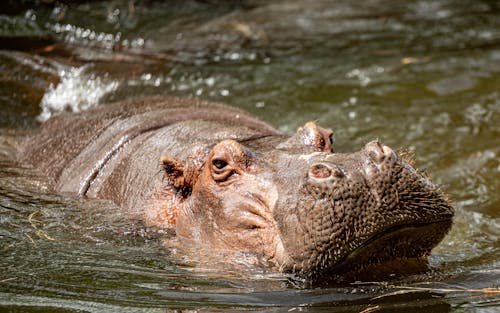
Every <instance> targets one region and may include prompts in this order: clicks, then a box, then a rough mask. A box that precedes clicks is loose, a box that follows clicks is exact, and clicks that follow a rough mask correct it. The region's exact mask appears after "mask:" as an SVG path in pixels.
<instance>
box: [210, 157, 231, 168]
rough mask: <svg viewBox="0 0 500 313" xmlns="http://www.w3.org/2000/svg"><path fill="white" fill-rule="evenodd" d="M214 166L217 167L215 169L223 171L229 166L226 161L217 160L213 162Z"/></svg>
mask: <svg viewBox="0 0 500 313" xmlns="http://www.w3.org/2000/svg"><path fill="white" fill-rule="evenodd" d="M212 165H213V166H215V168H217V169H218V170H221V169H223V168H224V167H226V166H227V162H226V161H224V160H220V159H215V160H213V161H212Z"/></svg>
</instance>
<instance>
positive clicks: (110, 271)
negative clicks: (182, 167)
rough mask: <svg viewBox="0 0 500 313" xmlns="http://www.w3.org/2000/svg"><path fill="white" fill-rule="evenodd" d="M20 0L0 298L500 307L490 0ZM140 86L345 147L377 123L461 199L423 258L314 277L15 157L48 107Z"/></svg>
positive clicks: (2, 56) (10, 89)
mask: <svg viewBox="0 0 500 313" xmlns="http://www.w3.org/2000/svg"><path fill="white" fill-rule="evenodd" d="M49 2H50V1H49ZM7 3H10V2H7ZM30 3H31V2H29V1H27V2H23V1H21V2H19V3H18V4H17V5H16V6H14V7H12V6H11V7H10V9H9V12H10V14H14V15H2V16H0V39H1V41H0V44H1V45H2V46H1V48H3V50H0V112H1V113H0V127H1V128H0V131H1V133H0V134H1V136H0V163H1V165H0V212H1V213H0V268H2V270H1V271H0V311H12V312H24V311H30V312H66V311H74V312H82V311H85V312H87V311H88V312H102V311H106V312H107V311H117V312H129V311H132V312H138V311H145V312H157V311H158V312H165V311H167V312H168V311H169V310H181V311H188V312H198V311H199V312H212V311H235V310H245V311H247V310H248V311H263V312H264V311H277V312H288V311H290V312H294V311H308V312H320V311H321V312H330V311H334V312H360V311H364V312H376V311H393V312H399V311H424V310H425V311H426V312H443V311H453V312H498V311H500V295H499V288H500V243H499V237H500V3H499V2H498V1H458V0H456V1H404V2H396V1H381V0H378V1H363V2H359V3H358V2H355V1H335V2H328V1H271V2H268V1H242V2H236V1H198V2H196V1H165V2H160V1H158V2H157V1H126V0H115V1H96V2H89V3H82V4H72V5H53V4H49V5H38V6H33V7H30V5H29V4H30ZM2 6H5V5H2ZM3 10H6V8H3ZM5 12H7V11H5ZM150 94H165V95H183V96H198V97H202V98H206V99H212V100H218V101H223V102H226V103H230V104H232V105H235V106H239V107H242V108H245V109H247V110H249V111H251V112H253V113H254V114H256V115H257V116H259V117H261V118H262V119H264V120H266V121H268V122H270V123H272V124H273V125H275V126H277V127H278V128H280V129H282V130H284V131H287V132H292V131H294V130H295V129H296V127H298V126H299V125H301V124H303V123H305V122H307V121H309V120H317V121H319V123H320V124H321V125H323V126H325V127H330V128H332V129H333V131H334V134H335V139H336V141H335V146H336V149H337V150H338V151H352V150H357V149H359V148H360V147H362V145H363V144H364V143H365V142H366V141H368V140H372V139H374V138H379V139H381V140H382V141H383V142H384V143H386V144H388V145H390V146H392V147H396V148H399V147H400V148H404V149H408V150H410V151H412V152H414V154H415V156H416V159H417V162H418V163H417V165H418V166H419V167H420V168H424V169H426V170H427V171H428V172H429V173H430V174H431V177H432V178H433V179H434V180H435V181H436V182H438V183H439V184H441V185H442V186H443V188H444V189H445V190H446V191H447V192H448V193H449V195H450V197H451V198H452V199H453V201H454V203H455V205H456V208H457V214H456V218H455V224H454V227H453V229H452V230H451V232H450V234H449V235H448V236H447V237H446V238H445V240H444V241H443V242H442V243H441V244H440V245H439V246H438V247H437V248H436V249H435V250H434V252H433V255H432V256H431V257H430V263H431V265H432V270H431V271H430V272H429V273H427V274H425V275H418V276H413V277H409V278H405V279H401V280H394V281H390V282H387V283H385V284H380V283H378V284H373V283H364V284H358V285H351V286H345V287H342V288H314V289H311V288H307V287H305V286H303V285H301V284H300V282H296V281H294V280H291V279H290V278H289V277H286V276H284V275H280V274H273V273H268V272H266V271H264V270H262V269H256V268H252V267H251V266H245V265H244V264H243V265H241V266H239V267H235V268H225V269H219V270H214V269H213V267H211V266H203V265H200V264H193V262H192V261H190V260H189V259H186V258H184V257H183V256H182V255H179V254H178V253H176V251H175V250H169V249H165V248H164V245H163V244H162V240H164V238H165V237H168V234H157V233H154V232H151V231H149V230H146V229H142V228H141V226H140V225H131V222H130V220H128V219H127V217H126V216H122V215H121V214H120V210H119V209H118V208H115V207H113V206H111V205H109V203H106V202H101V201H84V200H83V199H74V198H70V197H65V196H60V195H54V194H52V193H50V191H49V190H48V189H47V186H48V185H49V184H50V182H48V181H47V180H46V178H44V177H39V176H38V175H37V174H36V173H35V172H34V171H32V170H31V169H29V168H25V167H23V166H20V165H14V164H12V162H10V161H8V158H9V157H10V156H12V155H13V153H14V151H15V148H16V145H17V142H18V139H19V138H21V137H22V135H23V134H25V133H26V132H30V131H33V129H36V126H37V125H38V123H39V122H40V121H42V120H44V119H46V118H48V117H50V116H51V115H53V114H57V112H60V111H63V110H72V111H80V110H85V109H87V108H89V107H92V106H96V105H100V104H102V103H103V102H106V101H111V100H120V99H126V98H129V97H132V96H141V95H150Z"/></svg>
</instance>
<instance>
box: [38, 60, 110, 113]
mask: <svg viewBox="0 0 500 313" xmlns="http://www.w3.org/2000/svg"><path fill="white" fill-rule="evenodd" d="M88 68H89V66H88V65H85V66H82V67H72V68H64V69H61V70H60V71H59V76H60V77H61V82H60V83H59V84H58V85H57V86H54V85H50V87H49V88H48V90H47V91H46V92H45V95H44V96H43V98H42V101H41V104H40V106H41V107H42V112H41V113H40V115H39V116H38V117H37V120H38V121H40V122H43V121H46V120H47V119H49V118H50V117H51V116H53V115H55V114H58V113H60V112H63V111H72V112H80V111H84V110H87V109H89V108H91V107H94V106H96V105H98V104H99V101H100V99H101V98H102V97H103V96H105V95H106V94H108V93H110V92H112V91H115V90H116V89H117V88H118V81H115V80H107V79H106V77H104V79H103V78H101V77H98V76H95V75H94V74H89V73H86V71H87V69H88Z"/></svg>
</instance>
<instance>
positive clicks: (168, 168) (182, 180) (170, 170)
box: [160, 156, 193, 194]
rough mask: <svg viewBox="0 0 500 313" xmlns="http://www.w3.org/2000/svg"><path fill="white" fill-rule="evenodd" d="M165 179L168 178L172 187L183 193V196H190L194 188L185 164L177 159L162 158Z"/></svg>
mask: <svg viewBox="0 0 500 313" xmlns="http://www.w3.org/2000/svg"><path fill="white" fill-rule="evenodd" d="M160 162H161V165H162V167H163V171H164V172H165V177H167V178H168V180H169V181H170V184H171V185H172V187H174V188H175V189H176V190H178V191H181V193H182V194H189V193H190V192H191V189H192V187H193V181H192V179H190V175H189V174H188V172H189V171H187V169H186V166H185V165H184V163H183V162H182V161H180V160H178V159H176V158H172V157H169V156H162V157H161V158H160Z"/></svg>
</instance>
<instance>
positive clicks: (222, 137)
mask: <svg viewBox="0 0 500 313" xmlns="http://www.w3.org/2000/svg"><path fill="white" fill-rule="evenodd" d="M18 159H19V161H20V162H24V163H30V164H32V165H33V166H34V167H36V168H38V169H39V170H40V171H41V172H42V173H43V174H45V175H48V176H50V177H52V178H53V181H54V189H55V191H57V192H59V193H64V194H71V195H74V196H79V197H87V198H99V199H108V200H110V201H112V202H114V203H115V204H116V205H117V206H119V207H120V208H121V209H122V210H124V212H126V214H130V216H133V217H134V218H139V219H141V220H142V222H143V223H144V224H145V225H146V226H151V227H153V226H154V227H160V228H163V229H168V230H172V231H173V232H175V236H176V240H178V241H179V242H181V243H182V244H183V245H185V246H191V247H205V248H208V249H209V250H212V251H238V252H242V253H248V254H252V255H256V256H259V257H260V258H263V259H265V260H267V261H268V264H269V266H270V267H271V268H273V269H275V270H276V271H283V272H286V273H293V274H295V275H297V276H299V277H305V278H309V279H311V280H321V279H325V278H328V277H342V275H344V274H345V276H348V275H351V276H352V273H357V272H361V271H363V270H367V269H368V272H370V271H372V269H374V268H383V267H384V266H385V267H389V268H395V267H394V266H395V265H394V264H396V263H398V264H406V263H405V262H409V261H410V260H411V261H412V262H413V263H415V264H424V263H425V262H426V257H427V256H428V255H429V254H430V251H431V249H432V248H433V247H435V246H436V245H437V244H438V243H439V242H440V241H441V240H442V239H443V237H444V236H445V234H446V233H447V232H448V230H449V229H450V227H451V225H452V217H453V214H454V213H453V212H454V210H453V207H452V205H451V204H450V201H449V200H448V199H447V197H446V195H445V194H444V193H443V192H442V191H441V190H440V188H439V187H438V186H436V185H435V184H433V183H432V182H431V181H430V180H429V179H428V178H427V177H426V176H425V175H424V174H423V173H422V172H420V171H418V170H416V169H415V168H414V167H413V166H412V161H411V160H409V159H408V158H407V157H401V156H398V154H397V153H396V152H395V151H394V150H393V149H391V148H389V147H388V146H386V145H383V144H382V143H381V142H380V141H378V140H375V141H371V142H368V143H367V144H366V145H365V146H364V147H362V148H361V149H360V150H359V151H356V152H352V153H337V152H336V151H335V148H334V147H333V143H332V131H331V130H329V129H326V128H322V127H320V126H318V125H317V124H316V123H314V122H308V123H306V124H305V125H304V126H303V127H300V128H299V129H298V130H297V132H296V133H295V134H293V135H291V136H290V135H287V134H284V133H282V132H281V131H278V130H277V129H275V128H274V127H272V126H270V125H269V124H267V123H265V122H263V121H261V120H259V119H257V118H255V117H253V116H252V115H250V114H249V113H246V112H245V111H243V110H241V109H237V108H234V107H230V106H227V105H224V104H220V103H212V102H208V101H203V100H199V99H195V98H176V97H148V98H141V99H132V100H127V101H122V102H116V103H112V104H106V105H101V106H99V107H97V108H94V109H90V110H87V111H85V112H81V113H63V114H60V115H58V116H56V117H53V118H51V119H49V120H48V121H47V122H45V123H44V124H42V125H41V127H40V129H38V130H37V131H36V132H35V133H34V134H32V135H31V136H29V137H28V138H27V139H26V140H25V142H24V144H23V146H22V149H21V150H20V153H19V156H18ZM222 255H223V254H222ZM222 261H223V260H222ZM352 277H354V278H353V279H358V277H356V275H354V276H352Z"/></svg>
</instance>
